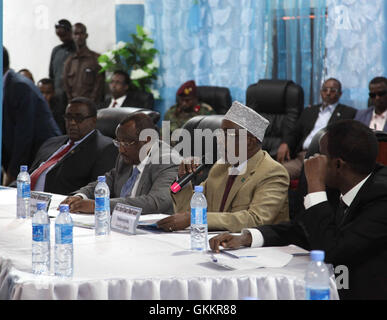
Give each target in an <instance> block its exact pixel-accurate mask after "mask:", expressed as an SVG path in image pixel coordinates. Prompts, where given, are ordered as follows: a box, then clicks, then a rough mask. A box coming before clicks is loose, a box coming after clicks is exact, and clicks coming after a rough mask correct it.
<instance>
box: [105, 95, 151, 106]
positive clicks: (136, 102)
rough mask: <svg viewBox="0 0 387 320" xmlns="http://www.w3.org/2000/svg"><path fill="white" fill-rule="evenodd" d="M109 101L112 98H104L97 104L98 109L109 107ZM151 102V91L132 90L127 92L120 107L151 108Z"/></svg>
mask: <svg viewBox="0 0 387 320" xmlns="http://www.w3.org/2000/svg"><path fill="white" fill-rule="evenodd" d="M111 102H112V98H109V99H106V100H105V101H104V103H102V104H100V105H99V106H98V109H103V108H107V107H109V105H110V103H111ZM153 104H154V99H153V95H152V94H151V93H148V92H139V91H138V92H137V91H133V92H128V94H127V96H126V98H125V100H124V102H123V103H122V105H121V107H131V108H145V109H153Z"/></svg>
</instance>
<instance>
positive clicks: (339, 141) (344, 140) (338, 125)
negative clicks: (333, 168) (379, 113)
mask: <svg viewBox="0 0 387 320" xmlns="http://www.w3.org/2000/svg"><path fill="white" fill-rule="evenodd" d="M327 135H328V156H329V157H330V158H341V159H342V160H344V161H345V162H346V163H347V164H348V165H349V167H350V168H351V169H352V170H353V171H354V172H356V173H358V174H369V173H370V172H372V171H373V169H374V168H375V164H376V157H377V155H378V140H377V138H376V136H375V134H374V132H373V131H372V130H371V129H370V128H369V127H367V126H366V125H364V124H363V123H361V122H360V121H357V120H340V121H337V122H335V123H333V124H330V125H328V126H327Z"/></svg>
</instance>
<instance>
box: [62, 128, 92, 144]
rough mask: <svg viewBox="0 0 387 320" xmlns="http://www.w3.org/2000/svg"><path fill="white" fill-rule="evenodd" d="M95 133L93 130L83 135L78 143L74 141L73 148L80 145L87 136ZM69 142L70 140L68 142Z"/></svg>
mask: <svg viewBox="0 0 387 320" xmlns="http://www.w3.org/2000/svg"><path fill="white" fill-rule="evenodd" d="M94 131H95V129H94V130H91V131H90V132H89V133H88V134H87V135H85V136H84V137H83V138H82V139H81V140H78V141H74V146H77V145H78V144H80V143H81V142H82V141H83V140H85V139H86V138H87V137H88V136H90V135H91V134H92V133H93V132H94ZM68 142H70V140H69V141H68Z"/></svg>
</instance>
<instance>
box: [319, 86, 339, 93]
mask: <svg viewBox="0 0 387 320" xmlns="http://www.w3.org/2000/svg"><path fill="white" fill-rule="evenodd" d="M321 91H322V92H328V91H331V92H333V93H338V92H340V89H338V88H329V87H322V88H321Z"/></svg>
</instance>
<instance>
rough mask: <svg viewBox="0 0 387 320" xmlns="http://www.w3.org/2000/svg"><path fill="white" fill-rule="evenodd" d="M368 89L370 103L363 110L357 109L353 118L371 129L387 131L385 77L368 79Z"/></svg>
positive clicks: (386, 85)
mask: <svg viewBox="0 0 387 320" xmlns="http://www.w3.org/2000/svg"><path fill="white" fill-rule="evenodd" d="M369 90H370V92H369V97H370V98H371V102H372V105H371V106H370V107H369V108H367V109H365V110H358V111H357V113H356V117H355V120H358V121H360V122H362V123H364V124H365V125H366V126H369V127H370V128H371V129H372V130H377V131H385V132H387V121H386V119H387V78H385V77H375V78H373V79H372V80H371V81H370V84H369Z"/></svg>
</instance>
